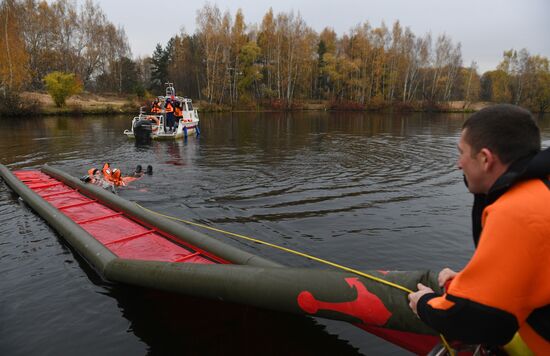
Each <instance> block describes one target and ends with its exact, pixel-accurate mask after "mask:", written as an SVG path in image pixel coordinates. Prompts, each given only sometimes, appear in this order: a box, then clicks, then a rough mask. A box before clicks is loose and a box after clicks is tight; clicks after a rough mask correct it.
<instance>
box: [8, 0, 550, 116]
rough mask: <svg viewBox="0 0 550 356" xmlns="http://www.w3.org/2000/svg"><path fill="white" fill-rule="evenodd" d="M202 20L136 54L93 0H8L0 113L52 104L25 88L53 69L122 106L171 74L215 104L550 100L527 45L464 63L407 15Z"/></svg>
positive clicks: (538, 108) (446, 42)
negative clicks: (337, 24)
mask: <svg viewBox="0 0 550 356" xmlns="http://www.w3.org/2000/svg"><path fill="white" fill-rule="evenodd" d="M182 25H183V23H182ZM196 25H197V26H196V28H197V29H196V31H195V33H194V34H187V33H185V32H184V31H182V33H180V34H177V35H174V36H173V37H171V38H166V39H162V38H159V43H158V44H157V46H156V48H155V50H154V52H153V53H151V55H150V56H145V57H141V58H132V54H131V50H130V45H129V41H128V38H127V36H126V33H125V31H124V28H123V27H120V26H119V27H117V26H115V25H114V24H113V23H111V22H110V21H109V20H108V18H107V16H106V15H105V13H104V12H103V10H102V9H101V7H100V6H99V4H96V3H95V2H94V1H92V0H87V1H85V2H84V3H83V4H82V5H81V6H78V5H77V4H76V3H75V2H73V1H69V0H57V1H50V2H46V1H36V0H3V1H2V2H1V3H0V39H1V40H0V46H1V47H2V48H1V50H0V115H3V116H7V115H17V114H20V115H24V114H36V113H47V112H48V111H51V109H48V108H44V107H43V105H44V101H40V100H32V99H31V100H29V98H33V97H36V96H32V95H28V93H29V92H31V93H32V92H34V93H44V92H45V90H46V86H47V80H45V78H47V76H48V75H49V74H50V73H52V72H59V73H62V74H63V75H74V77H75V78H76V80H77V81H78V82H79V83H81V85H82V88H83V89H84V91H85V93H88V95H107V96H113V95H115V96H117V97H118V98H121V97H123V98H127V100H126V102H125V104H123V105H121V107H122V106H123V107H125V110H128V109H129V108H132V110H135V108H137V107H139V106H140V105H142V104H145V103H147V102H148V100H149V99H150V98H151V97H153V96H155V95H158V94H163V93H164V84H165V83H166V82H171V83H173V84H174V86H175V87H176V89H177V91H178V94H179V95H184V96H187V97H190V98H192V99H194V100H197V101H199V102H200V103H201V105H202V109H203V110H210V111H217V110H293V109H303V108H304V107H307V108H319V109H325V110H386V109H391V110H401V111H427V110H449V109H450V110H455V111H456V110H470V109H473V110H475V105H471V103H479V102H506V103H513V104H518V105H522V106H524V107H527V108H529V109H531V110H532V111H535V112H545V111H548V110H549V109H550V68H549V60H548V58H546V57H543V56H540V55H533V54H531V53H529V51H528V50H527V49H520V50H515V49H510V50H505V51H503V57H502V61H501V62H500V64H499V65H498V66H497V68H495V69H494V70H490V71H487V72H485V73H479V71H478V67H477V64H476V62H472V63H466V64H465V63H463V59H462V53H461V44H460V43H459V42H458V43H457V42H454V41H453V39H451V38H450V37H449V36H447V35H445V34H442V35H432V34H430V33H428V34H424V35H421V36H419V35H417V34H414V33H413V32H412V31H411V30H410V28H408V27H403V26H402V25H401V23H400V22H399V21H396V22H395V23H393V24H392V25H391V26H387V25H386V24H385V23H382V24H381V25H380V26H378V27H375V26H373V25H372V24H370V23H369V22H367V21H365V22H364V23H362V24H360V25H357V26H355V27H352V28H351V29H350V30H349V31H348V32H347V33H345V34H343V35H341V36H339V35H337V34H336V33H335V32H334V30H333V29H331V28H329V27H327V28H325V29H324V30H322V31H321V32H320V33H317V32H316V31H314V30H313V29H312V28H311V27H309V26H308V25H307V24H306V23H305V21H304V19H303V18H302V17H301V16H300V15H299V13H295V12H282V13H277V14H275V13H274V12H273V11H272V9H270V10H269V11H267V13H266V14H265V15H264V17H263V19H262V21H261V23H259V24H249V23H246V21H245V18H244V14H243V12H242V11H241V10H238V11H237V12H236V13H235V14H234V15H232V14H230V13H229V12H224V13H222V11H220V9H219V8H218V7H217V6H216V5H211V4H206V5H205V6H203V7H202V8H201V9H200V10H199V11H197V14H196ZM23 94H26V95H23ZM37 95H38V94H37ZM56 103H58V104H59V102H58V101H57V102H56ZM456 103H462V104H460V105H462V106H460V105H458V106H457V104H456ZM109 105H110V104H108V105H106V107H107V109H108V110H106V112H111V111H114V112H119V111H118V110H113V108H112V107H110V106H109ZM62 106H64V103H63V105H61V107H60V109H59V110H65V111H67V110H69V111H70V108H69V109H67V108H66V107H65V108H63V107H62ZM100 111H101V110H100ZM53 112H56V110H53Z"/></svg>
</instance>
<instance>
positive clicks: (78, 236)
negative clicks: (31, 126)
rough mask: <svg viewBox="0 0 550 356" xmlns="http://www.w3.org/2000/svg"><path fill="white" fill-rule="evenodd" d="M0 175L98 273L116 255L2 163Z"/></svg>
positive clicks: (102, 272) (102, 273)
mask: <svg viewBox="0 0 550 356" xmlns="http://www.w3.org/2000/svg"><path fill="white" fill-rule="evenodd" d="M0 175H1V176H2V178H4V181H5V182H6V184H8V186H9V187H10V188H11V189H13V190H14V191H15V192H16V193H17V194H18V195H19V196H20V197H21V198H22V199H23V201H25V203H27V204H28V205H29V206H30V207H31V208H33V210H35V211H36V212H37V213H38V214H39V215H40V216H42V218H43V219H44V220H46V221H47V222H48V224H50V226H52V227H53V228H54V229H55V230H56V231H57V232H59V234H60V235H61V236H63V238H65V239H66V240H67V242H69V244H71V246H73V247H74V248H75V249H76V250H77V251H78V253H79V254H81V255H82V257H84V258H85V259H86V260H88V262H89V263H90V264H91V265H92V266H93V267H94V268H95V269H96V270H97V271H98V272H99V273H100V275H102V276H103V275H104V272H105V269H106V268H107V266H108V265H109V263H111V262H112V261H113V260H114V259H116V256H115V255H114V254H113V253H112V252H111V251H109V250H108V249H107V248H105V246H103V245H102V244H101V243H99V242H98V241H97V240H96V239H94V238H93V237H92V236H91V235H90V234H89V233H88V232H86V231H85V230H84V229H82V228H81V227H80V226H79V225H78V224H76V223H75V222H74V221H72V220H71V219H69V218H68V217H66V216H65V215H63V214H61V213H60V212H59V210H57V209H56V208H54V207H53V206H51V205H50V204H49V203H47V202H46V201H44V199H42V198H41V197H40V196H38V195H37V194H36V193H35V192H33V191H32V190H31V189H30V188H28V187H27V186H26V185H25V184H24V183H23V182H21V181H20V180H19V179H18V178H17V177H15V176H14V175H13V174H12V173H11V172H10V171H9V170H8V169H7V168H6V167H5V166H4V165H2V164H0Z"/></svg>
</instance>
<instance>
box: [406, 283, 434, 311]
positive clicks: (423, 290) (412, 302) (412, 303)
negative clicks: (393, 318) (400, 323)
mask: <svg viewBox="0 0 550 356" xmlns="http://www.w3.org/2000/svg"><path fill="white" fill-rule="evenodd" d="M417 287H418V291H417V292H413V293H411V294H409V307H411V309H412V311H413V312H414V313H415V314H416V315H418V313H417V312H416V304H417V303H418V300H419V299H420V298H421V297H422V296H423V295H424V294H428V293H433V292H434V291H433V290H432V289H431V288H430V287H426V286H425V285H423V284H422V283H418V285H417Z"/></svg>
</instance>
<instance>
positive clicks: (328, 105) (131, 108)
mask: <svg viewBox="0 0 550 356" xmlns="http://www.w3.org/2000/svg"><path fill="white" fill-rule="evenodd" d="M20 99H21V107H20V108H17V109H16V110H13V112H12V113H4V114H6V115H2V114H0V117H13V116H19V117H29V116H84V115H86V116H88V115H123V114H131V115H137V113H139V109H140V107H141V106H143V105H144V104H145V103H146V102H148V100H146V99H138V98H136V97H128V96H126V97H125V96H121V95H115V94H102V95H97V94H92V93H83V94H80V95H75V96H72V97H70V98H68V99H67V104H66V105H65V106H64V107H61V108H58V107H56V106H55V105H54V103H53V100H52V99H51V97H50V96H49V95H48V94H46V93H43V92H23V93H21V95H20ZM195 103H196V104H195V105H196V106H197V107H198V109H199V112H208V113H214V112H220V113H252V112H256V113H262V112H300V111H331V112H381V113H418V112H440V113H472V112H476V111H479V110H481V109H483V108H484V107H487V106H490V105H492V104H493V103H490V102H464V101H451V102H444V103H422V102H415V103H401V102H398V103H384V104H382V105H379V106H377V107H368V106H366V105H360V104H357V103H352V102H344V103H340V102H338V103H335V102H330V101H328V100H327V101H320V100H308V101H299V100H297V101H295V102H294V103H293V105H292V107H291V108H284V107H282V106H281V105H280V102H271V103H262V104H263V105H262V104H256V105H250V104H249V105H242V106H234V107H231V106H226V105H224V106H220V105H216V104H208V103H206V102H201V101H196V102H195Z"/></svg>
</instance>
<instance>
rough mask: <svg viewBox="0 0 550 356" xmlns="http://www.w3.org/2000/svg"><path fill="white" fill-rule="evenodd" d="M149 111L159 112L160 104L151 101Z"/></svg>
mask: <svg viewBox="0 0 550 356" xmlns="http://www.w3.org/2000/svg"><path fill="white" fill-rule="evenodd" d="M151 112H152V113H159V112H161V109H160V104H159V103H158V102H153V104H152V105H151Z"/></svg>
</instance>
